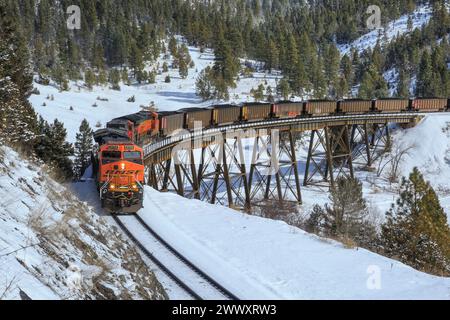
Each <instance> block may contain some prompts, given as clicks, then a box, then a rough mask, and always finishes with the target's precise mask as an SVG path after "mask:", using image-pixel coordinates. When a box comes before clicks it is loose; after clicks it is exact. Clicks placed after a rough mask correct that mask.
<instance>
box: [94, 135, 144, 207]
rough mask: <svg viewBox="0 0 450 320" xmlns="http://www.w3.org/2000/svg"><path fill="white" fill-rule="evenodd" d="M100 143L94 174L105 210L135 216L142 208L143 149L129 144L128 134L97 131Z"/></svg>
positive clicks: (96, 136)
mask: <svg viewBox="0 0 450 320" xmlns="http://www.w3.org/2000/svg"><path fill="white" fill-rule="evenodd" d="M95 139H96V141H97V143H98V144H99V147H98V152H97V153H96V154H95V155H94V159H93V160H94V161H93V162H94V172H95V173H96V175H97V179H96V180H97V188H98V191H99V194H100V199H101V203H102V208H105V209H106V210H108V211H109V212H112V213H135V212H137V211H139V210H140V209H141V208H142V207H143V197H144V180H145V178H144V162H143V150H142V148H141V147H138V146H136V145H135V144H134V143H132V142H131V141H129V139H128V138H127V137H126V133H125V132H120V131H115V132H114V130H111V129H106V131H105V130H103V131H102V130H100V131H98V132H96V135H95Z"/></svg>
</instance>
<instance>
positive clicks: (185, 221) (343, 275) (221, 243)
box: [139, 188, 450, 299]
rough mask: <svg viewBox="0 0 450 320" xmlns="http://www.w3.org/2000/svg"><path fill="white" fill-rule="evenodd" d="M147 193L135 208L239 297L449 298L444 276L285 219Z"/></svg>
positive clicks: (176, 246)
mask: <svg viewBox="0 0 450 320" xmlns="http://www.w3.org/2000/svg"><path fill="white" fill-rule="evenodd" d="M145 196H146V197H145V209H143V210H141V212H139V214H140V215H141V216H142V217H143V218H144V219H145V220H146V221H147V222H148V223H149V224H150V225H151V226H152V227H153V228H155V229H156V230H157V231H158V232H159V233H160V234H161V235H162V236H163V237H164V238H166V239H168V240H169V241H170V243H171V244H172V245H173V246H174V247H175V248H177V249H178V250H180V251H181V252H182V253H183V254H184V255H186V256H187V257H188V258H189V259H191V260H192V262H193V263H195V264H197V265H198V266H200V267H201V268H203V269H204V270H206V271H207V272H208V273H209V274H210V275H211V276H213V277H214V278H215V279H217V280H218V281H219V282H221V283H222V284H223V285H225V286H226V287H227V288H228V289H229V290H232V291H233V292H235V293H236V294H237V295H238V296H239V297H241V298H242V299H450V278H439V277H434V276H431V275H428V274H425V273H421V272H418V271H416V270H414V269H412V268H410V267H408V266H405V265H404V264H401V263H399V262H397V261H394V260H391V259H388V258H385V257H382V256H380V255H377V254H374V253H371V252H369V251H366V250H363V249H346V248H344V247H343V245H341V244H338V243H336V242H334V241H330V240H325V239H321V238H318V237H316V236H314V235H310V234H307V233H305V232H304V231H302V230H300V229H297V228H294V227H291V226H289V225H287V224H285V223H283V222H278V221H273V220H266V219H262V218H258V217H254V216H249V215H245V214H242V213H239V212H236V211H234V210H231V209H227V208H224V207H220V206H214V205H210V204H207V203H204V202H200V201H196V200H187V199H184V198H180V197H179V196H177V195H174V194H170V193H159V192H156V191H154V190H153V189H151V188H147V190H146V194H145Z"/></svg>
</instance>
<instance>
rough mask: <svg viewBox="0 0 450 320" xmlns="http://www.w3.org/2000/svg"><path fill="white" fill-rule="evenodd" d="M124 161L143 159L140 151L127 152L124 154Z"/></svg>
mask: <svg viewBox="0 0 450 320" xmlns="http://www.w3.org/2000/svg"><path fill="white" fill-rule="evenodd" d="M123 158H124V159H141V153H140V152H139V151H126V152H124V153H123Z"/></svg>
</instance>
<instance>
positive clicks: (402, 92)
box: [397, 69, 411, 98]
mask: <svg viewBox="0 0 450 320" xmlns="http://www.w3.org/2000/svg"><path fill="white" fill-rule="evenodd" d="M410 84H411V80H410V79H409V77H408V74H407V73H406V72H405V70H403V69H400V71H399V75H398V85H397V97H399V98H409V86H410Z"/></svg>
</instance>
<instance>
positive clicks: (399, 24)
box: [339, 6, 432, 55]
mask: <svg viewBox="0 0 450 320" xmlns="http://www.w3.org/2000/svg"><path fill="white" fill-rule="evenodd" d="M431 17H432V8H431V7H430V6H421V7H418V8H417V9H416V10H415V11H414V13H413V14H412V15H411V19H412V29H411V30H408V18H409V15H403V16H401V17H400V18H398V19H397V20H394V21H392V22H390V23H388V25H387V26H386V27H385V28H384V29H376V30H373V31H371V32H369V33H367V34H365V35H363V36H361V37H360V38H358V39H356V40H355V41H353V42H352V43H350V44H346V45H341V46H339V50H340V51H341V54H342V55H345V54H348V53H350V50H351V49H352V48H355V49H356V50H357V51H358V52H359V53H361V52H362V51H364V50H367V49H369V48H370V49H373V48H374V47H375V46H376V44H377V42H378V41H380V43H381V44H383V43H385V42H390V41H391V40H392V39H394V38H395V37H397V36H399V35H403V34H405V33H407V32H411V31H413V30H414V29H420V28H422V27H423V26H424V25H426V24H427V23H428V22H429V21H430V19H431Z"/></svg>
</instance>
